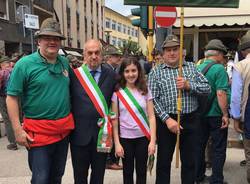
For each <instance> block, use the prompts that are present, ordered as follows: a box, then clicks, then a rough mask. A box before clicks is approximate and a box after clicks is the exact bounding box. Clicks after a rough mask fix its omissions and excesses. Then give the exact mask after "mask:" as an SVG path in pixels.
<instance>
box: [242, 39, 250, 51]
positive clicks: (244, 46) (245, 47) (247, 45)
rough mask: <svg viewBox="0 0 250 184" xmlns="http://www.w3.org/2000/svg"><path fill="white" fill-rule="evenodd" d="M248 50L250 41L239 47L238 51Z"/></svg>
mask: <svg viewBox="0 0 250 184" xmlns="http://www.w3.org/2000/svg"><path fill="white" fill-rule="evenodd" d="M248 48H250V41H249V42H245V43H243V44H240V45H239V50H245V49H248Z"/></svg>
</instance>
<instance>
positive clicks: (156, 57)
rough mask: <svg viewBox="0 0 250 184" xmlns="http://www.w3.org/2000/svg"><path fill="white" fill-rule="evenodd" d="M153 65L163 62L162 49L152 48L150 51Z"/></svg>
mask: <svg viewBox="0 0 250 184" xmlns="http://www.w3.org/2000/svg"><path fill="white" fill-rule="evenodd" d="M152 56H153V60H154V61H153V63H154V67H155V66H158V65H160V64H162V63H163V57H162V51H160V50H157V49H154V50H153V51H152Z"/></svg>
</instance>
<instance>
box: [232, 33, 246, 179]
mask: <svg viewBox="0 0 250 184" xmlns="http://www.w3.org/2000/svg"><path fill="white" fill-rule="evenodd" d="M239 50H240V52H241V54H242V56H243V58H245V59H243V60H241V61H239V62H238V63H236V64H235V65H234V70H233V75H232V95H231V105H230V107H231V111H230V113H231V116H232V118H233V120H234V128H235V130H236V131H237V132H239V133H242V134H243V144H244V150H245V157H246V170H247V181H248V183H250V154H249V153H250V98H249V94H250V65H249V62H250V34H249V32H248V33H246V34H245V35H244V36H243V37H242V38H241V39H240V44H239Z"/></svg>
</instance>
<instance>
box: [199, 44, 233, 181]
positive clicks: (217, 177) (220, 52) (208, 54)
mask: <svg viewBox="0 0 250 184" xmlns="http://www.w3.org/2000/svg"><path fill="white" fill-rule="evenodd" d="M226 54H227V48H226V47H225V45H224V44H223V43H222V42H221V41H220V40H218V39H213V40H210V41H209V42H208V44H207V45H206V47H205V60H204V62H203V63H202V64H200V65H199V66H198V68H199V70H200V71H202V70H203V69H204V68H205V67H206V66H207V65H208V64H210V63H215V64H214V65H212V66H211V67H210V69H209V70H208V71H207V73H206V74H205V77H206V78H207V80H208V82H209V84H210V86H211V89H212V92H211V94H210V95H209V96H208V103H209V102H211V103H210V104H211V105H210V107H208V108H209V110H208V111H207V112H205V114H204V115H202V117H201V123H200V130H199V134H198V135H199V137H198V139H197V140H198V141H199V142H198V145H197V156H196V159H197V165H196V183H202V182H208V181H209V182H210V184H217V183H220V184H224V183H227V182H225V181H224V176H223V167H224V163H225V160H226V148H227V133H228V124H229V115H228V107H229V105H228V104H229V101H230V85H229V80H228V75H227V72H226V70H225V67H224V64H225V62H226V61H225V55H226ZM209 136H211V141H212V175H211V177H207V176H206V175H205V172H206V166H205V160H204V159H205V148H206V145H207V141H208V138H209Z"/></svg>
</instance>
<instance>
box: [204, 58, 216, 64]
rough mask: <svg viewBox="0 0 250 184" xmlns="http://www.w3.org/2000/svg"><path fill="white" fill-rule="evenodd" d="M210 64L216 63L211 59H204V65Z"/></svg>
mask: <svg viewBox="0 0 250 184" xmlns="http://www.w3.org/2000/svg"><path fill="white" fill-rule="evenodd" d="M211 62H215V63H217V61H215V60H213V59H205V60H204V63H211Z"/></svg>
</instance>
